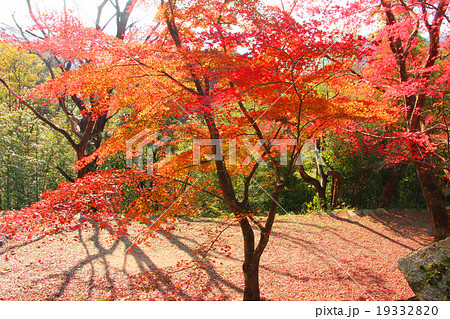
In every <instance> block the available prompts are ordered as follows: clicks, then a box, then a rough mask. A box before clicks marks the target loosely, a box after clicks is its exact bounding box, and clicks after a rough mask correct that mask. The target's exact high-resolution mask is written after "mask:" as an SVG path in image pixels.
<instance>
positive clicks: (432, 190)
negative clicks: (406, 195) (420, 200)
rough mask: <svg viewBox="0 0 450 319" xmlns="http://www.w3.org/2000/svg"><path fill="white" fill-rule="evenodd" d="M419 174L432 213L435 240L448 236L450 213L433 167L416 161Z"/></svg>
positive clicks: (449, 232)
mask: <svg viewBox="0 0 450 319" xmlns="http://www.w3.org/2000/svg"><path fill="white" fill-rule="evenodd" d="M416 170H417V176H418V177H419V181H420V186H421V187H422V193H423V197H424V198H425V202H426V204H427V207H428V210H429V212H430V214H431V220H432V223H433V233H434V241H439V240H442V239H445V238H447V237H448V236H449V235H450V231H449V227H448V213H447V210H446V208H445V205H444V200H443V196H442V192H441V190H440V189H439V187H438V183H437V180H436V175H435V174H434V172H433V167H432V166H431V165H429V164H425V163H416Z"/></svg>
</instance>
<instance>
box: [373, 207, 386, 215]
mask: <svg viewBox="0 0 450 319" xmlns="http://www.w3.org/2000/svg"><path fill="white" fill-rule="evenodd" d="M374 212H375V214H377V215H383V214H387V210H386V209H384V208H377V209H375V210H374Z"/></svg>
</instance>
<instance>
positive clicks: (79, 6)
mask: <svg viewBox="0 0 450 319" xmlns="http://www.w3.org/2000/svg"><path fill="white" fill-rule="evenodd" d="M155 1H156V0H155ZM263 1H264V2H265V3H267V4H271V5H273V4H279V3H280V1H282V0H263ZM285 1H286V0H285ZM64 2H65V3H66V5H67V7H69V8H72V9H73V10H75V12H77V13H78V16H79V18H80V19H81V20H82V21H84V22H86V23H88V24H89V23H92V24H94V21H95V18H96V14H97V6H98V5H99V4H100V3H101V0H31V3H32V5H33V6H35V7H37V8H39V10H41V11H45V10H46V9H58V10H61V9H62V8H63V6H64ZM120 3H122V4H124V3H125V1H124V0H121V1H120ZM109 7H110V8H112V7H111V5H109ZM155 11H156V5H155V9H153V10H149V11H148V12H143V11H142V9H140V11H137V12H136V11H134V12H133V14H132V16H131V17H132V19H133V18H134V20H136V19H142V18H146V17H151V16H152V13H154V12H155ZM110 12H111V15H112V11H110ZM13 14H14V16H15V19H16V20H17V21H27V19H29V15H28V7H27V3H26V0H0V26H5V25H8V26H11V25H14V20H13V19H12V15H13ZM104 16H105V20H107V18H106V16H107V14H106V12H105V15H104ZM108 18H109V16H108Z"/></svg>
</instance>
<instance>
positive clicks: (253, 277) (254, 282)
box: [242, 256, 261, 301]
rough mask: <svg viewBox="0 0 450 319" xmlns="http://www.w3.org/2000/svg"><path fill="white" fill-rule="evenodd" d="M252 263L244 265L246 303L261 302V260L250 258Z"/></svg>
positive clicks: (254, 257)
mask: <svg viewBox="0 0 450 319" xmlns="http://www.w3.org/2000/svg"><path fill="white" fill-rule="evenodd" d="M250 261H251V262H250V263H244V264H243V266H242V270H243V271H244V284H245V288H244V301H259V300H261V299H260V298H261V297H260V293H259V258H257V257H256V256H252V257H250Z"/></svg>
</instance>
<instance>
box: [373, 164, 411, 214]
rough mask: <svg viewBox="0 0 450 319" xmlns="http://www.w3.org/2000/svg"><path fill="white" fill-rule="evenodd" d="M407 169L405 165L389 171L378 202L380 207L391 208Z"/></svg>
mask: <svg viewBox="0 0 450 319" xmlns="http://www.w3.org/2000/svg"><path fill="white" fill-rule="evenodd" d="M405 168H406V165H405V164H398V165H395V166H394V167H390V168H388V169H387V170H388V173H387V176H385V178H383V186H382V188H381V194H380V198H379V200H378V207H380V208H387V207H389V206H391V203H392V199H393V198H394V193H395V190H396V189H397V186H398V184H399V183H400V181H401V179H402V177H403V173H404V171H405Z"/></svg>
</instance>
